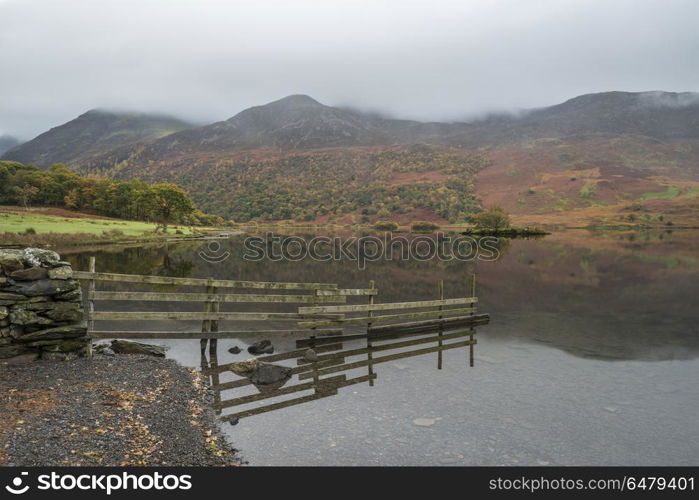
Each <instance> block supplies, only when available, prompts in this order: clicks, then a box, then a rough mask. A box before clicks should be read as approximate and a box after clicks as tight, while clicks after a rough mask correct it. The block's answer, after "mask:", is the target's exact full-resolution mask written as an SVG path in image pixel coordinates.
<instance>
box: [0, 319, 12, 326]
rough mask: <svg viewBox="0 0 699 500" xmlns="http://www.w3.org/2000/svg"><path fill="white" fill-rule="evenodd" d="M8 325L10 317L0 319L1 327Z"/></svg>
mask: <svg viewBox="0 0 699 500" xmlns="http://www.w3.org/2000/svg"><path fill="white" fill-rule="evenodd" d="M6 326H10V320H9V319H8V318H5V319H0V328H5V327H6Z"/></svg>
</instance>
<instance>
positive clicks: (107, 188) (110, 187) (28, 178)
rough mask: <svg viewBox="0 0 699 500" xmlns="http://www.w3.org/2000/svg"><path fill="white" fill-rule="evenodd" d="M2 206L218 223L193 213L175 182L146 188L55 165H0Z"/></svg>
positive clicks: (166, 221)
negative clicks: (41, 207)
mask: <svg viewBox="0 0 699 500" xmlns="http://www.w3.org/2000/svg"><path fill="white" fill-rule="evenodd" d="M0 204H5V205H8V204H19V205H22V206H23V207H25V208H28V207H29V206H31V205H34V204H38V205H41V206H49V207H59V208H67V209H73V210H81V211H86V212H91V213H96V214H99V215H105V216H110V217H118V218H121V219H128V220H139V221H146V222H154V223H158V224H160V225H162V227H163V229H167V224H169V223H180V224H188V225H214V224H218V223H221V222H222V220H221V219H220V218H219V217H217V216H215V215H210V214H205V213H204V212H202V211H201V210H199V209H197V208H196V207H195V205H194V203H193V202H192V200H191V199H190V197H189V195H188V194H187V193H186V192H185V191H184V190H183V189H182V188H180V187H179V186H177V185H175V184H169V183H163V184H147V183H145V182H142V181H138V180H132V181H118V180H112V179H106V178H96V177H83V176H81V175H79V174H77V173H76V172H74V171H72V170H70V169H68V168H67V167H66V166H65V165H63V164H61V163H57V164H55V165H53V166H52V167H51V168H49V169H48V170H40V169H39V168H37V167H36V166H34V165H24V164H22V163H19V162H11V161H3V162H0Z"/></svg>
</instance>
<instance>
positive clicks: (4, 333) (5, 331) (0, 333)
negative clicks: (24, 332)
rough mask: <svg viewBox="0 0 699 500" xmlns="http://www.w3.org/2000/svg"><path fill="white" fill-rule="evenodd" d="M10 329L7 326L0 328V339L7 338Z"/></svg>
mask: <svg viewBox="0 0 699 500" xmlns="http://www.w3.org/2000/svg"><path fill="white" fill-rule="evenodd" d="M11 331H12V329H11V328H10V327H9V326H3V327H2V328H0V338H4V337H9V336H10V332H11Z"/></svg>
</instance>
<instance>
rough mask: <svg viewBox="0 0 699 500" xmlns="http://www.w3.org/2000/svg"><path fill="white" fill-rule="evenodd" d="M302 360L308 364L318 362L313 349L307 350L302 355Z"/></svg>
mask: <svg viewBox="0 0 699 500" xmlns="http://www.w3.org/2000/svg"><path fill="white" fill-rule="evenodd" d="M303 359H304V360H305V361H308V362H313V361H318V354H317V353H316V352H315V351H314V350H313V349H308V350H306V352H304V353H303Z"/></svg>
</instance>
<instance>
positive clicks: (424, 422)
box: [413, 418, 437, 427]
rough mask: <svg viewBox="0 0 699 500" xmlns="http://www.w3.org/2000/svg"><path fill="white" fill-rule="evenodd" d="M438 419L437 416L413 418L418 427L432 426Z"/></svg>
mask: <svg viewBox="0 0 699 500" xmlns="http://www.w3.org/2000/svg"><path fill="white" fill-rule="evenodd" d="M436 421H437V419H436V418H415V419H413V424H415V425H417V426H418V427H432V426H433V425H434V424H435V422H436Z"/></svg>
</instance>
